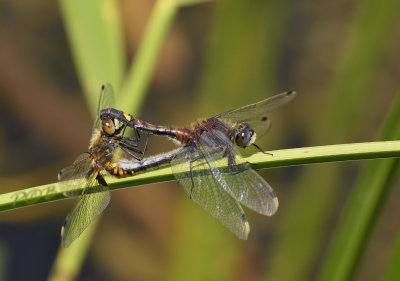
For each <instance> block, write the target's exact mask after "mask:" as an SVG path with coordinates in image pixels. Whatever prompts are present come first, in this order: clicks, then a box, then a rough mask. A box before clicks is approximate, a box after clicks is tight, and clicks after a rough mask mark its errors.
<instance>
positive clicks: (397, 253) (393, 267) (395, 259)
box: [383, 233, 400, 281]
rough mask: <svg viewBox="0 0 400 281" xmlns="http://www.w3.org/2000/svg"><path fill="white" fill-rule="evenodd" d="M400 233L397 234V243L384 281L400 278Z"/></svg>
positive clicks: (395, 280)
mask: <svg viewBox="0 0 400 281" xmlns="http://www.w3.org/2000/svg"><path fill="white" fill-rule="evenodd" d="M399 264H400V233H399V234H398V236H397V241H396V245H395V246H394V249H393V254H392V257H391V258H390V261H389V266H388V269H387V270H386V273H385V277H384V279H383V280H384V281H397V280H400V267H399Z"/></svg>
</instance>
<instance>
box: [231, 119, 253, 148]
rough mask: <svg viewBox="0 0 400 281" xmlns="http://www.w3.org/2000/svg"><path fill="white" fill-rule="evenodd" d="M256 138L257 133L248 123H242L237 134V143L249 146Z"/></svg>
mask: <svg viewBox="0 0 400 281" xmlns="http://www.w3.org/2000/svg"><path fill="white" fill-rule="evenodd" d="M254 140H255V133H254V131H253V129H251V127H250V126H249V125H248V124H241V125H240V126H239V128H238V130H237V134H236V136H235V143H236V145H238V146H240V147H248V146H249V145H251V144H252V143H253V142H254Z"/></svg>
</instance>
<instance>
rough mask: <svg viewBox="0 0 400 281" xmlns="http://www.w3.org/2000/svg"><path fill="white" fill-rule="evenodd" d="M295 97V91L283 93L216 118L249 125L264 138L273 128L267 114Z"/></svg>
mask: <svg viewBox="0 0 400 281" xmlns="http://www.w3.org/2000/svg"><path fill="white" fill-rule="evenodd" d="M295 96H296V92H294V91H290V92H285V93H281V94H278V95H275V96H272V97H270V98H267V99H265V100H262V101H260V102H257V103H253V104H250V105H246V106H243V107H241V108H238V109H234V110H231V111H228V112H224V113H221V114H219V115H217V116H215V117H216V118H218V119H221V120H225V121H226V122H228V123H231V124H237V125H238V124H240V123H244V122H245V123H248V124H250V126H251V127H252V128H253V130H254V131H255V132H256V134H257V136H262V135H264V134H265V133H266V132H267V131H268V129H269V128H270V126H271V124H270V121H269V119H268V118H267V116H266V114H267V113H268V112H270V111H272V110H274V109H276V108H278V107H280V106H282V105H284V104H286V103H288V102H290V101H291V100H292V99H293V98H294V97H295Z"/></svg>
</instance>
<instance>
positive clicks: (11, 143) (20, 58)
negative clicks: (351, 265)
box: [0, 0, 400, 281]
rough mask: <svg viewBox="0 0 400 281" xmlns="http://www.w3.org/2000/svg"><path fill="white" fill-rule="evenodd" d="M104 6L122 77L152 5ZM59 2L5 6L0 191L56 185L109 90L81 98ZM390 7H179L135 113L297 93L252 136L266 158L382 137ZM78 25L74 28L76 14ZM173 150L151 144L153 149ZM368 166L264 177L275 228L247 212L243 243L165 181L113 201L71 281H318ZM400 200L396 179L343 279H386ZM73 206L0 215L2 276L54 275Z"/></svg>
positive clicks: (204, 111) (190, 116)
mask: <svg viewBox="0 0 400 281" xmlns="http://www.w3.org/2000/svg"><path fill="white" fill-rule="evenodd" d="M90 2H91V1H89V2H88V3H90ZM103 2H104V1H103ZM105 2H112V3H113V5H114V6H113V7H117V10H116V11H114V12H115V14H114V15H117V20H118V22H119V24H120V26H121V30H122V33H121V34H122V42H123V44H122V50H123V52H122V57H123V60H122V62H121V65H122V68H121V69H122V70H123V72H122V74H121V77H124V75H125V74H124V73H126V71H127V69H128V68H129V66H130V65H131V63H132V61H134V59H135V55H136V54H137V51H138V48H139V44H140V43H141V40H142V38H143V35H144V32H145V28H146V26H147V23H148V21H149V18H150V15H151V13H152V11H153V9H154V6H155V2H154V1H137V0H121V1H105ZM186 2H190V1H186ZM63 5H64V4H63V1H59V2H57V1H48V0H44V1H23V2H20V1H11V0H1V1H0V42H1V43H0V101H1V102H0V131H1V133H0V186H1V193H6V192H11V191H15V190H20V189H24V188H29V187H33V186H36V185H42V184H47V183H51V182H55V181H56V180H57V173H58V171H59V170H60V169H62V168H63V167H66V166H68V165H70V164H71V163H72V162H73V161H74V159H75V158H76V157H77V156H78V155H79V154H80V153H82V152H84V151H86V150H87V146H88V142H89V139H90V135H91V129H92V124H93V120H94V119H93V118H92V117H93V115H92V114H91V112H94V111H92V110H93V109H94V108H95V107H96V102H97V99H98V96H99V90H100V85H101V83H103V82H112V83H113V82H114V78H110V80H109V81H95V82H93V83H92V84H93V87H92V89H95V90H91V92H90V93H86V94H87V95H91V96H92V97H93V101H94V102H92V101H91V100H90V99H88V98H87V95H86V96H85V94H84V92H85V91H86V92H87V89H90V87H86V85H85V83H86V82H85V81H83V79H82V77H81V76H80V75H81V74H80V73H82V71H81V70H80V63H79V60H77V58H76V56H75V55H74V52H73V48H72V47H71V45H72V43H71V36H69V35H68V33H67V30H66V27H67V26H68V24H67V23H66V19H67V17H66V16H65V10H63V9H62V8H61V7H65V6H63ZM399 6H400V2H398V1H389V0H384V1H377V0H375V1H373V0H366V1H340V0H339V1H327V0H323V1H318V2H315V1H308V0H306V1H290V0H284V1H278V0H272V1H240V0H232V1H215V2H214V1H210V2H206V3H199V4H196V5H186V6H184V7H181V8H179V9H178V10H177V13H176V15H175V17H174V19H173V22H172V25H171V27H170V30H169V31H168V32H167V35H166V38H165V42H163V43H162V49H161V52H160V54H159V57H158V60H157V63H156V65H155V71H154V74H153V75H152V76H151V80H150V81H149V87H148V88H147V89H146V91H145V93H146V95H145V97H144V98H143V103H142V104H138V105H137V106H138V107H140V108H138V111H137V112H135V113H133V114H135V115H137V116H138V117H140V118H141V119H144V120H147V121H149V122H152V123H155V124H164V125H175V126H189V125H190V124H191V123H192V122H195V121H197V120H198V118H206V117H210V116H213V115H216V114H219V113H221V112H224V111H227V110H230V109H234V108H237V107H239V106H242V105H246V104H249V103H253V102H257V101H259V100H261V99H264V98H266V97H268V96H271V95H274V94H277V93H280V92H284V91H287V90H296V91H297V92H298V96H297V98H296V99H295V100H294V101H293V102H292V103H290V104H288V105H287V106H285V107H282V108H280V109H279V110H277V111H275V112H273V113H272V114H271V116H270V118H271V120H272V123H273V125H272V129H271V131H270V132H269V133H268V135H267V136H266V137H264V138H263V139H259V140H257V143H258V145H260V146H261V147H262V148H264V149H265V150H274V149H285V148H292V147H302V146H316V145H326V144H337V143H351V142H368V141H375V140H378V138H379V132H380V131H381V128H382V126H383V124H384V121H385V118H386V116H387V114H388V112H389V111H390V108H391V106H392V104H393V103H394V100H395V98H396V97H397V95H398V91H399V81H400V80H399V77H400V53H399V49H400V28H399V27H398V23H397V20H398V13H397V12H398V11H399V9H400V7H399ZM105 9H106V11H103V12H105V13H107V8H105ZM63 11H64V12H63ZM76 13H79V11H78V10H77V11H76ZM93 13H96V10H93ZM79 19H80V18H79ZM74 24H77V25H83V24H84V23H81V22H80V21H79V20H78V18H77V19H76V22H74ZM92 28H93V30H96V25H93V27H92ZM98 44H99V45H98V46H99V48H100V47H101V46H100V45H102V44H107V43H105V42H99V43H98ZM93 52H96V49H93ZM102 59H103V58H102V57H98V61H97V62H98V67H99V68H101V67H102ZM104 67H106V66H104ZM122 80H123V78H122ZM115 83H117V82H115ZM118 83H123V81H122V82H118ZM115 88H116V89H117V91H116V96H117V99H118V89H119V88H120V86H115ZM97 89H98V90H97ZM85 97H86V98H85ZM124 103H128V104H129V103H135V100H128V101H124ZM173 147H174V144H173V143H171V142H169V141H168V140H166V139H163V138H156V137H153V138H151V142H150V147H149V151H150V154H156V153H159V152H163V151H167V150H169V149H172V148H173ZM251 152H254V151H253V150H252V148H249V149H248V150H247V151H243V153H251ZM374 161H375V160H374ZM364 165H365V162H345V163H326V164H317V165H308V166H302V167H289V168H279V169H270V170H263V171H261V172H260V173H261V174H262V175H263V176H264V177H265V178H266V179H267V180H268V182H269V183H270V184H271V186H272V187H274V190H275V192H276V193H277V195H278V197H279V201H280V208H279V210H278V212H277V214H276V215H274V216H273V217H263V216H261V215H258V214H256V213H254V212H252V211H250V210H246V214H247V215H248V219H249V222H250V226H251V233H250V236H249V239H248V241H240V240H238V239H237V238H236V237H235V236H234V235H233V234H232V233H230V232H229V231H228V230H226V229H225V228H224V227H222V226H221V225H220V224H219V223H218V221H216V220H215V219H213V218H212V217H210V216H209V215H208V214H207V213H205V212H204V211H202V210H201V209H200V207H198V206H197V205H196V204H195V203H193V202H191V200H190V199H189V198H188V196H187V194H186V193H185V192H184V191H183V188H182V187H180V186H179V185H178V184H177V183H176V182H175V181H173V182H167V183H160V184H152V185H146V186H141V187H139V188H128V189H123V190H118V191H114V192H113V193H112V201H111V203H110V205H109V207H108V208H107V209H106V211H105V212H104V215H103V216H102V218H101V221H100V222H99V225H98V227H97V229H96V231H95V235H94V237H93V240H92V242H91V245H90V248H89V251H88V254H87V256H86V257H85V258H84V263H83V266H82V270H81V271H80V273H79V274H78V277H77V279H76V280H104V281H108V280H315V279H317V276H319V273H320V271H321V268H322V264H323V262H322V261H323V259H324V257H325V256H326V253H327V251H328V249H329V245H330V243H331V240H332V237H333V235H334V232H335V229H336V227H337V225H338V221H340V217H341V214H342V210H343V207H344V205H345V203H346V199H347V198H348V195H349V193H350V192H351V190H352V187H353V185H354V184H355V182H356V181H357V177H358V174H359V172H360V170H362V168H363V166H364ZM398 196H400V190H399V180H398V179H397V181H396V180H395V181H394V182H393V183H392V188H391V189H390V192H387V194H386V196H385V198H384V201H383V204H382V207H381V208H380V212H379V214H378V215H377V220H376V224H375V227H374V228H373V231H372V232H371V233H370V234H371V236H370V238H369V239H368V246H367V247H366V249H365V251H364V252H363V255H362V257H361V258H360V262H359V265H358V266H357V269H356V270H355V273H354V274H353V275H352V279H354V280H380V279H381V278H382V276H383V274H384V272H385V270H386V267H387V264H388V260H389V259H390V255H391V253H392V248H393V245H394V243H395V240H396V237H397V232H398V230H399V225H400V223H399V221H400V220H399V213H400V206H399V204H397V199H396V198H398ZM74 203H75V201H74V200H62V201H57V202H52V203H47V204H40V205H36V206H32V207H27V208H22V209H18V210H13V211H8V212H4V213H0V223H1V224H0V280H46V279H47V278H48V276H49V274H50V271H51V268H52V266H53V263H54V260H55V257H56V255H57V251H58V248H59V243H60V237H59V233H60V228H61V224H62V222H63V220H64V218H65V216H66V215H67V213H68V212H69V211H70V209H71V208H72V206H73V204H74ZM65 280H68V279H65Z"/></svg>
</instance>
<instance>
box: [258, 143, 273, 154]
mask: <svg viewBox="0 0 400 281" xmlns="http://www.w3.org/2000/svg"><path fill="white" fill-rule="evenodd" d="M253 145H254V146H255V147H256V148H257V149H258V150H259V151H261V152H262V153H264V154H268V155H271V156H274V155H273V154H272V153H269V152H265V151H264V150H263V149H262V148H261V147H259V146H258V145H256V144H255V143H253Z"/></svg>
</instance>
